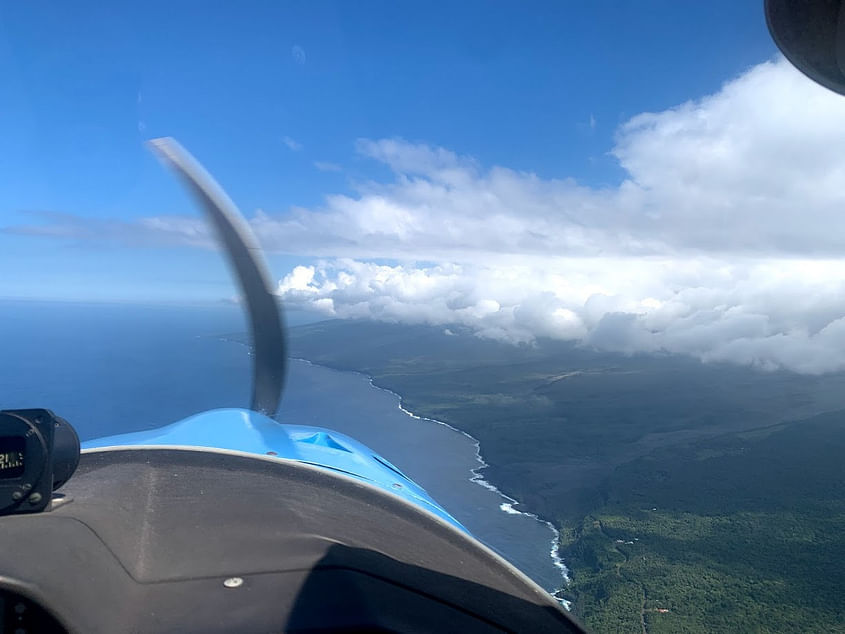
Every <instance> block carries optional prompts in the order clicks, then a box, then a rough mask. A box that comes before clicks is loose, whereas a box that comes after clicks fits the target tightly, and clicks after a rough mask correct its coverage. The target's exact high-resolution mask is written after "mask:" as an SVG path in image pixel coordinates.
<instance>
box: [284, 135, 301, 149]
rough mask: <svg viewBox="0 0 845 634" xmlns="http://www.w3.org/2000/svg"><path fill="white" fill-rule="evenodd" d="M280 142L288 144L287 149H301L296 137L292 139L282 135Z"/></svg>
mask: <svg viewBox="0 0 845 634" xmlns="http://www.w3.org/2000/svg"><path fill="white" fill-rule="evenodd" d="M282 143H284V144H285V145H287V146H288V149H289V150H291V151H292V152H299V150H301V149H302V143H300V142H299V141H297V140H296V139H292V138H290V137H289V136H283V137H282Z"/></svg>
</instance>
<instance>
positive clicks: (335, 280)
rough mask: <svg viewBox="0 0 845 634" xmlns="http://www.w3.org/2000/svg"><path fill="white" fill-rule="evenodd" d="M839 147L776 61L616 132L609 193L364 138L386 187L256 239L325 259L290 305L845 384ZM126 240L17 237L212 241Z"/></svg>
mask: <svg viewBox="0 0 845 634" xmlns="http://www.w3.org/2000/svg"><path fill="white" fill-rule="evenodd" d="M843 147H845V99H843V98H842V97H840V96H838V95H835V94H833V93H831V92H829V91H827V90H825V89H823V88H821V87H819V86H816V85H815V84H813V83H812V82H810V81H809V80H807V79H806V78H805V77H804V76H802V75H801V74H800V73H798V71H796V70H794V69H793V68H792V67H791V66H789V64H787V63H786V62H785V61H783V60H782V59H777V60H774V61H770V62H766V63H763V64H760V65H758V66H755V67H753V68H751V69H749V70H748V71H747V72H745V73H744V74H742V75H741V76H739V77H737V78H735V79H733V80H731V81H729V82H727V83H726V84H725V85H724V86H723V87H722V88H721V89H720V90H719V91H718V92H716V93H715V94H712V95H709V96H706V97H704V98H701V99H698V100H695V101H690V102H687V103H684V104H681V105H679V106H677V107H674V108H670V109H668V110H665V111H662V112H657V113H643V114H639V115H637V116H635V117H633V118H631V119H630V120H629V121H627V122H626V123H624V124H623V125H621V126H620V127H619V129H618V130H617V133H616V137H615V142H614V145H613V147H612V148H611V149H610V152H611V154H612V155H613V156H614V157H615V158H616V159H617V160H618V161H619V164H620V165H621V167H622V168H623V169H624V172H625V178H624V179H623V180H622V181H621V182H620V183H618V184H616V185H613V186H607V187H590V186H586V185H584V184H581V183H578V182H576V181H575V180H573V179H567V178H560V179H548V178H541V177H539V176H537V175H536V174H533V173H530V172H521V171H515V170H512V169H509V168H507V167H503V166H485V165H483V164H481V162H479V161H478V160H476V159H475V158H473V157H469V156H461V155H459V154H456V153H454V152H452V151H450V150H449V149H446V148H442V147H435V146H431V145H427V144H424V143H412V142H408V141H406V140H403V139H398V138H394V139H378V140H370V139H360V140H359V141H358V142H357V143H356V147H355V149H356V152H357V154H358V155H359V156H360V157H363V158H365V159H368V160H372V161H377V162H379V163H381V164H383V165H384V166H386V167H387V168H389V172H390V176H388V177H387V178H385V179H383V180H382V181H381V182H375V181H368V182H363V183H357V184H355V185H354V189H353V193H352V194H347V195H330V196H327V197H326V198H325V202H324V204H323V205H322V206H321V207H319V208H315V209H303V208H294V209H290V210H287V211H284V212H279V213H270V212H267V211H258V212H256V213H255V214H254V215H253V217H252V218H251V220H250V223H251V225H252V227H253V229H254V230H255V232H256V234H257V235H258V236H259V239H260V241H261V242H262V244H263V245H264V246H265V248H267V249H268V250H271V251H276V252H284V253H288V254H294V255H303V256H316V257H318V258H321V259H320V261H319V262H318V263H317V264H314V265H310V266H299V267H297V268H296V269H295V270H293V271H291V272H290V273H288V274H287V275H284V276H283V279H281V280H280V283H279V294H280V296H281V297H282V298H283V299H284V300H285V301H286V302H287V303H288V305H290V306H296V307H300V308H308V309H312V310H319V311H322V312H323V313H324V314H326V315H330V316H338V317H363V318H373V319H379V320H389V321H398V322H408V323H430V324H438V325H443V326H444V327H446V326H448V325H449V324H462V325H464V326H466V327H469V328H470V329H472V330H473V331H474V332H476V333H477V334H478V335H479V336H482V337H491V338H496V339H500V340H505V341H512V342H531V341H533V340H534V339H535V338H537V337H552V338H558V339H566V340H578V341H582V342H585V343H587V344H591V345H595V346H598V347H601V348H605V349H612V350H620V351H626V352H636V351H646V352H649V351H667V352H674V353H682V354H690V355H693V356H696V357H698V358H701V359H704V360H718V361H731V362H736V363H743V364H753V365H758V366H760V367H765V368H777V367H784V368H788V369H791V370H795V371H798V372H808V373H816V372H826V371H832V370H840V369H845V319H843V317H845V152H843V151H842V150H841V148H843ZM326 165H328V164H326ZM318 169H322V168H320V167H318ZM126 225H127V226H123V225H116V224H114V223H111V224H108V225H103V226H100V227H97V226H94V225H92V224H91V223H80V222H79V221H78V220H73V219H70V218H64V217H55V218H52V219H48V221H47V222H46V223H44V224H37V225H32V226H17V227H10V228H6V229H5V230H6V231H13V232H16V233H33V234H36V233H37V234H42V235H52V236H64V237H72V236H74V235H76V236H80V237H83V238H85V239H91V238H92V237H93V236H95V235H97V234H100V235H101V236H102V237H105V238H108V239H111V240H120V239H121V238H120V237H119V236H120V235H121V234H126V236H125V237H124V238H122V240H123V241H125V242H127V243H132V242H133V240H134V241H135V242H136V243H137V241H138V240H139V239H141V238H143V242H144V244H148V243H150V242H151V241H155V240H158V241H160V242H162V243H166V244H173V243H182V244H188V245H191V246H207V245H210V244H211V243H212V240H211V235H210V233H209V232H208V230H207V229H206V228H205V225H204V223H203V221H202V220H201V219H200V218H187V217H184V218H181V217H174V216H170V217H160V218H156V217H151V218H145V219H143V220H141V221H137V222H135V223H126ZM129 225H133V226H131V227H130V226H129ZM133 232H134V233H133ZM132 236H134V237H132Z"/></svg>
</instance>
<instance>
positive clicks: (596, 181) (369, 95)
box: [0, 0, 775, 301]
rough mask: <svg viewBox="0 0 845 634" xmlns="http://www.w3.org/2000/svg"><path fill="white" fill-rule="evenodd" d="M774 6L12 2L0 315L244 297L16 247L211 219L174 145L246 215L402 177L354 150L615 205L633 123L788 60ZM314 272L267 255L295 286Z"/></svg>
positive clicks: (102, 256)
mask: <svg viewBox="0 0 845 634" xmlns="http://www.w3.org/2000/svg"><path fill="white" fill-rule="evenodd" d="M761 4H762V3H757V2H733V1H726V2H708V3H687V2H673V1H666V2H620V1H617V0H614V1H605V2H595V3H581V2H577V3H576V2H549V3H523V2H520V3H516V2H514V3H504V2H457V3H455V2H449V3H428V2H426V3H394V2H355V3H349V2H337V3H322V2H313V3H311V2H309V3H281V2H239V3H234V2H208V1H203V2H143V3H122V2H119V3H113V4H104V3H101V2H78V3H66V2H61V1H58V2H5V1H4V2H2V3H0V7H2V10H0V76H2V77H3V81H2V82H0V138H2V139H3V152H2V154H0V227H3V228H4V230H3V231H2V232H0V270H2V271H3V275H2V278H1V279H0V296H2V297H38V298H63V299H115V300H141V301H157V300H171V301H172V300H177V299H207V300H215V299H217V298H219V297H229V296H231V295H232V294H233V292H234V291H233V287H232V285H231V283H230V281H229V278H228V273H227V271H226V269H225V266H224V265H223V263H222V262H221V261H220V259H219V256H218V254H216V253H214V252H213V251H209V250H206V249H195V248H189V247H185V246H179V245H175V246H174V245H168V244H147V245H144V246H138V245H128V244H127V243H126V241H113V240H107V239H102V238H101V237H90V236H89V237H86V236H85V235H84V232H82V234H79V233H74V232H70V233H68V232H65V237H44V236H33V235H21V233H20V232H16V231H14V227H18V226H21V225H26V226H30V225H33V224H35V225H38V224H48V225H49V224H50V223H51V222H52V220H51V216H49V215H44V212H48V213H49V214H71V215H72V216H73V217H74V219H75V220H74V222H81V223H84V222H85V221H86V220H89V219H100V220H105V221H118V222H120V221H127V222H131V221H132V220H133V219H137V218H142V217H149V216H170V215H183V214H187V215H193V214H195V212H194V210H193V207H192V206H191V203H190V201H189V200H188V199H187V197H186V196H185V195H184V194H183V193H182V192H181V190H180V189H179V186H178V184H177V183H176V182H175V181H174V180H173V178H172V177H171V175H170V174H168V173H167V172H165V170H163V169H162V167H161V166H160V165H159V164H158V163H157V162H156V160H155V159H154V158H153V157H152V156H151V155H150V153H149V152H148V151H147V150H146V149H145V148H144V147H143V141H144V140H145V139H148V138H152V137H157V136H164V135H168V136H174V137H176V138H177V139H179V140H180V141H181V142H182V143H183V144H184V145H185V146H186V147H188V148H189V149H190V150H191V151H192V152H193V153H194V154H195V155H196V156H197V157H198V158H199V159H200V160H201V161H202V162H203V163H204V164H205V165H206V166H207V167H208V168H209V169H210V171H211V172H212V173H213V174H215V176H216V177H217V178H218V179H219V181H220V182H221V184H223V186H224V187H225V188H226V189H227V190H228V191H229V193H230V195H231V196H232V197H233V198H234V199H235V200H236V202H237V203H238V204H239V205H240V206H241V208H242V210H243V211H244V212H245V213H246V214H247V215H250V214H252V213H254V211H255V210H256V209H259V208H260V209H264V210H271V211H272V212H274V213H278V214H284V213H285V212H286V211H287V210H288V209H289V208H290V207H291V206H303V207H306V208H312V207H319V206H320V205H321V201H323V198H324V196H326V195H327V194H336V193H348V192H349V191H351V189H354V186H355V183H360V182H365V181H368V180H370V179H372V180H375V181H383V180H386V179H389V178H390V169H389V167H387V166H385V165H384V164H383V163H380V162H378V161H373V160H369V159H368V158H367V157H365V156H361V155H360V153H356V151H355V147H356V146H355V143H356V140H357V139H359V138H367V139H385V138H394V137H399V138H402V139H406V140H408V141H410V142H422V143H427V144H430V145H432V146H440V147H444V148H447V149H448V150H450V151H452V152H455V153H456V154H458V155H461V156H471V157H473V158H474V159H475V160H477V161H478V162H479V164H481V165H486V166H492V165H500V166H505V167H507V168H511V169H513V170H517V171H526V172H532V173H534V174H536V175H537V176H538V177H540V178H548V179H552V178H568V177H571V178H574V179H576V180H577V181H578V183H580V184H584V185H586V186H590V187H598V188H600V187H602V186H608V185H610V186H613V185H615V184H618V182H619V181H620V180H621V179H622V177H623V170H622V169H621V168H620V166H619V163H618V160H617V158H615V157H614V156H611V155H610V154H609V152H610V150H611V149H612V148H613V146H614V138H615V135H616V134H617V128H618V126H619V125H620V124H622V123H623V122H624V121H626V120H627V119H628V118H630V117H631V116H633V115H636V114H637V113H640V112H646V111H661V110H664V109H666V108H669V107H671V106H674V105H676V104H679V103H682V102H684V101H686V100H688V99H692V98H698V97H701V96H703V95H706V94H709V93H712V92H714V91H716V90H718V89H719V87H720V85H721V84H722V83H723V82H725V81H726V80H728V79H730V78H732V77H734V76H736V75H737V74H739V73H741V72H742V71H743V70H745V69H747V68H749V67H750V66H752V65H754V64H756V63H759V62H762V61H764V60H766V59H770V58H771V57H772V56H773V55H774V53H775V49H774V47H773V45H772V44H771V42H770V39H769V37H768V34H767V32H766V29H765V24H764V20H763V16H762V8H761V6H760V5H761ZM286 139H287V140H288V141H291V140H292V142H287V143H286ZM315 162H317V163H321V164H322V167H323V169H322V170H321V169H318V168H317V167H315ZM327 168H330V169H327ZM335 168H339V169H335ZM10 228H12V230H10ZM308 261H310V260H309V258H308V256H307V254H302V253H300V254H297V255H295V256H289V255H279V254H276V255H272V256H271V266H272V268H273V272H274V274H276V275H277V276H278V277H282V276H283V275H285V274H286V273H287V272H288V271H289V270H290V269H291V268H292V266H293V265H294V264H296V263H299V262H308Z"/></svg>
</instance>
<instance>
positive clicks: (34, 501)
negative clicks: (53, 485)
mask: <svg viewBox="0 0 845 634" xmlns="http://www.w3.org/2000/svg"><path fill="white" fill-rule="evenodd" d="M40 501H41V494H40V493H39V492H38V491H36V492H35V493H33V494H32V495H30V496H29V503H30V504H38V503H39V502H40Z"/></svg>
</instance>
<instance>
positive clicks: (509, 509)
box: [291, 357, 570, 610]
mask: <svg viewBox="0 0 845 634" xmlns="http://www.w3.org/2000/svg"><path fill="white" fill-rule="evenodd" d="M291 359H292V360H293V361H300V362H303V363H307V364H308V365H313V366H320V367H325V368H328V369H330V370H337V369H336V368H332V367H329V366H323V365H321V364H319V363H314V362H313V361H310V360H308V359H302V358H297V357H291ZM341 371H344V372H353V373H354V374H359V375H361V376H363V377H365V378H366V379H367V381H368V383H369V384H370V386H371V387H373V388H374V389H377V390H381V391H382V392H387V393H388V394H390V395H392V396H393V397H394V398H396V401H397V407H398V408H399V409H400V410H401V411H402V413H404V414H405V415H407V416H410V417H411V418H413V419H414V420H418V421H423V422H427V423H434V424H436V425H443V426H444V427H447V428H448V429H450V430H452V431H453V432H455V433H457V434H461V435H463V436H465V437H466V438H468V439H469V440H470V441H472V443H473V445H474V446H475V459H476V461H477V462H478V466H476V467H474V468H473V469H472V470H471V471H470V474H471V475H470V478H469V480H470V482H474V483H475V484H477V485H479V486H482V487H484V488H485V489H487V490H488V491H493V492H494V493H496V494H497V495H499V496H500V497H501V498H502V500H503V502H502V503H501V504H500V505H499V509H500V510H501V511H502V512H504V513H508V514H509V515H524V516H526V517H530V518H531V519H533V520H534V521H536V522H540V523H541V524H543V525H545V526H546V527H547V528H548V529H549V531H551V533H552V537H551V546H550V549H549V556H550V557H551V560H552V564H554V566H555V568H557V569H558V571H559V572H560V577H561V584H560V586H558V587H557V588H555V589H554V590H553V591H552V592H551V593H550V594H552V596H556V593H557V592H558V591H559V590H563V589H564V588H565V587H566V585H567V584H568V583H569V569H568V568H567V567H566V564H565V563H564V562H563V559H562V558H561V557H560V532H559V531H558V529H557V528H556V527H555V525H554V524H552V523H551V522H548V521H546V520H544V519H541V518H540V517H538V516H537V515H535V514H534V513H529V512H527V511H520V510H518V509H516V508H514V507H516V506H518V505H519V501H518V500H516V499H514V498H512V497H510V496H509V495H506V494H504V493H502V492H501V491H500V490H499V489H497V488H496V487H495V486H493V485H492V484H490V483H489V482H488V481H487V480H485V479H484V476H483V475H482V474H481V471H482V470H483V469H484V468H486V467H487V466H488V465H487V463H486V462H485V461H484V458H483V457H482V455H481V443H480V442H479V441H478V439H477V438H475V437H474V436H471V435H470V434H468V433H467V432H465V431H463V430H462V429H458V428H457V427H455V426H454V425H450V424H449V423H445V422H443V421H441V420H437V419H434V418H428V417H426V416H418V415H417V414H414V413H413V412H412V411H410V410H408V409H406V408H405V406H404V405H403V404H402V395H401V394H397V393H396V392H394V391H393V390H390V389H388V388H386V387H381V386H380V385H376V384H375V383H374V382H373V377H371V376H369V375H367V374H364V373H363V372H357V371H354V370H341ZM558 601H560V603H561V604H562V605H563V606H564V607H565V608H566V609H567V610H568V609H570V602H569V601H566V600H565V599H560V598H558Z"/></svg>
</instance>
